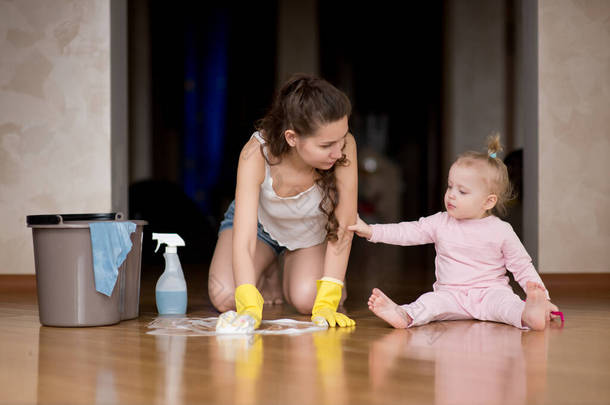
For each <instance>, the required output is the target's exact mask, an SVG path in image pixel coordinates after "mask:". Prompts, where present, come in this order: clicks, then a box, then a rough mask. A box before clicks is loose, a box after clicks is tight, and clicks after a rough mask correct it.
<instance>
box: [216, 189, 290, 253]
mask: <svg viewBox="0 0 610 405" xmlns="http://www.w3.org/2000/svg"><path fill="white" fill-rule="evenodd" d="M234 216H235V200H233V202H232V203H231V205H229V208H227V212H225V217H224V219H223V220H222V222H221V223H220V228H219V229H218V235H220V233H221V232H222V231H224V230H225V229H227V228H233V217H234ZM256 236H257V237H258V238H259V239H260V240H262V241H263V242H265V243H266V244H267V245H269V247H271V249H273V251H274V252H275V254H276V255H280V254H282V253H283V252H284V251H285V250H286V247H285V246H280V244H279V243H278V242H277V241H276V240H275V239H273V238H272V237H271V235H269V234H268V233H267V232H265V230H264V229H263V225H261V223H260V222H259V223H258V225H257V227H256Z"/></svg>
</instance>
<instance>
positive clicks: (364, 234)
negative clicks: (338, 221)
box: [347, 215, 373, 239]
mask: <svg viewBox="0 0 610 405" xmlns="http://www.w3.org/2000/svg"><path fill="white" fill-rule="evenodd" d="M347 229H348V230H349V231H352V232H356V235H358V236H360V237H361V238H365V239H371V236H373V229H372V228H371V226H370V225H368V224H367V223H366V222H364V221H363V220H362V219H360V215H358V219H357V220H356V224H355V225H350V226H348V227H347Z"/></svg>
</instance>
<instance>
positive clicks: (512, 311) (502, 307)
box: [402, 286, 529, 329]
mask: <svg viewBox="0 0 610 405" xmlns="http://www.w3.org/2000/svg"><path fill="white" fill-rule="evenodd" d="M402 307H403V308H404V309H405V310H406V311H407V313H408V314H409V316H410V317H411V318H412V319H413V322H411V324H410V325H409V327H412V326H419V325H425V324H427V323H429V322H432V321H450V320H459V319H478V320H481V321H495V322H502V323H506V324H509V325H513V326H516V327H517V328H520V329H529V328H527V327H524V326H523V325H522V324H521V314H522V313H523V308H524V307H525V302H523V300H521V298H519V296H518V295H517V294H515V293H514V292H513V290H512V289H511V288H510V287H508V286H507V287H506V288H503V287H490V288H473V289H470V290H466V289H464V290H460V289H439V290H438V291H434V292H429V293H426V294H424V295H422V296H421V297H419V298H418V299H417V300H416V301H415V302H413V303H411V304H408V305H403V306H402Z"/></svg>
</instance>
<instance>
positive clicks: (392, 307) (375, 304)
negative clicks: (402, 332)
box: [369, 288, 412, 329]
mask: <svg viewBox="0 0 610 405" xmlns="http://www.w3.org/2000/svg"><path fill="white" fill-rule="evenodd" d="M369 309H370V310H371V311H373V313H374V314H375V315H377V316H378V317H380V318H381V319H383V320H384V321H386V322H387V323H389V324H390V325H392V326H393V327H395V328H400V329H404V328H406V327H408V326H409V325H410V324H411V321H412V319H411V317H410V316H409V314H407V311H405V309H404V308H403V307H401V306H398V305H396V303H395V302H394V301H392V300H391V299H389V298H388V297H387V296H386V295H385V294H384V293H383V292H382V291H381V290H380V289H378V288H373V293H372V294H371V296H370V297H369Z"/></svg>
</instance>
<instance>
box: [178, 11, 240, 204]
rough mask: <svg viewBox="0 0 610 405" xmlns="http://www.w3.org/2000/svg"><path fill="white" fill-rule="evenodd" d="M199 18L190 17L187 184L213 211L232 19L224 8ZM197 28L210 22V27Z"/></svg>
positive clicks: (194, 196)
mask: <svg viewBox="0 0 610 405" xmlns="http://www.w3.org/2000/svg"><path fill="white" fill-rule="evenodd" d="M196 17H197V19H196V20H191V21H189V23H188V24H189V26H188V27H187V28H186V38H185V44H186V50H185V53H186V57H185V72H184V73H185V78H184V80H185V87H184V111H185V117H184V152H183V153H184V171H183V183H184V191H185V193H186V194H187V195H188V196H189V197H190V198H192V199H193V201H195V202H196V203H197V205H198V206H199V208H200V209H201V211H202V212H203V213H204V214H206V215H207V214H210V213H211V206H210V203H211V201H210V196H211V194H212V190H213V188H214V186H215V185H216V183H217V181H218V177H219V175H220V167H221V163H222V154H223V153H222V152H223V144H224V142H223V140H224V136H225V128H226V110H227V75H228V66H227V64H228V63H227V53H228V36H229V18H228V12H227V10H225V9H222V8H212V9H210V10H209V12H208V13H205V15H203V16H202V15H197V16H196ZM202 18H203V19H204V21H201V19H202ZM197 27H205V29H204V32H202V33H200V32H198V31H197V29H196V28H197Z"/></svg>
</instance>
